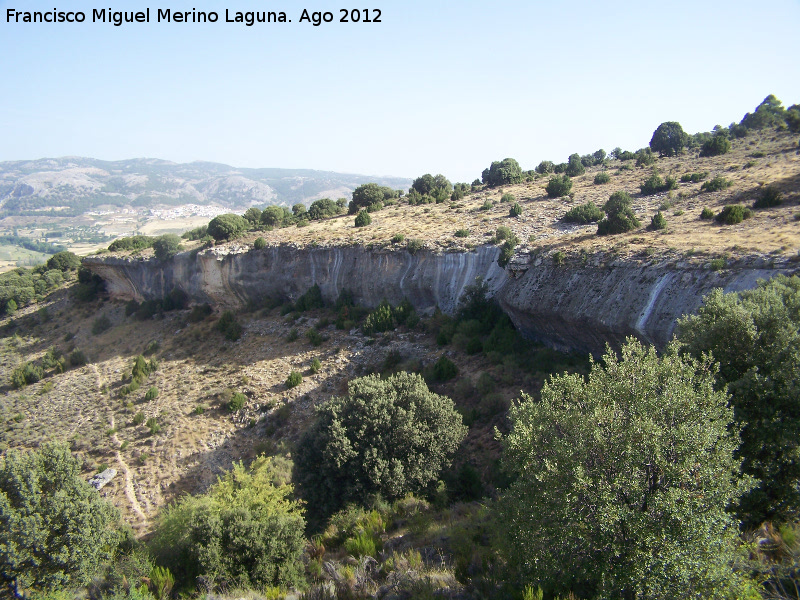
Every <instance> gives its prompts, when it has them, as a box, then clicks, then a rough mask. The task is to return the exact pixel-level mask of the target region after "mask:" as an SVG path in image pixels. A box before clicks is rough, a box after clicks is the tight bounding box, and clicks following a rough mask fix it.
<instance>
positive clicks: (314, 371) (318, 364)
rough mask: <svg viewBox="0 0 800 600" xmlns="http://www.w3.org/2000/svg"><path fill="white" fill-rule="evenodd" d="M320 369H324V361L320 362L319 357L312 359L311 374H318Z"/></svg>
mask: <svg viewBox="0 0 800 600" xmlns="http://www.w3.org/2000/svg"><path fill="white" fill-rule="evenodd" d="M320 369H322V363H321V362H319V359H318V358H314V360H312V361H311V366H310V367H309V370H310V371H311V374H312V375H316V374H317V373H319V371H320Z"/></svg>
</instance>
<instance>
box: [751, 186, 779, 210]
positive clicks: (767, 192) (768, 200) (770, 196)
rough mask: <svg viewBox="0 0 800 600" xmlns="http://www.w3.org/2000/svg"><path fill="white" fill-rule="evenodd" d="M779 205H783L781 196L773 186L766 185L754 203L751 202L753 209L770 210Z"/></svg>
mask: <svg viewBox="0 0 800 600" xmlns="http://www.w3.org/2000/svg"><path fill="white" fill-rule="evenodd" d="M781 204H783V194H781V192H780V190H779V189H778V188H776V187H775V186H772V185H768V186H766V187H765V188H764V189H763V190H762V191H761V194H760V195H759V197H758V198H757V199H756V201H755V202H753V208H772V207H773V206H780V205H781Z"/></svg>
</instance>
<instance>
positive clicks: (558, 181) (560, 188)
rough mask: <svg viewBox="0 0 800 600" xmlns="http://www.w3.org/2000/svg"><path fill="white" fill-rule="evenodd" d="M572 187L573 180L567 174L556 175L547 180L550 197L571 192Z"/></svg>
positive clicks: (557, 196) (546, 188)
mask: <svg viewBox="0 0 800 600" xmlns="http://www.w3.org/2000/svg"><path fill="white" fill-rule="evenodd" d="M571 189H572V180H571V179H570V178H569V177H568V176H567V175H554V176H553V177H551V178H550V181H548V182H547V186H546V187H545V190H546V191H547V196H548V197H550V198H560V197H562V196H566V195H567V194H569V191H570V190H571Z"/></svg>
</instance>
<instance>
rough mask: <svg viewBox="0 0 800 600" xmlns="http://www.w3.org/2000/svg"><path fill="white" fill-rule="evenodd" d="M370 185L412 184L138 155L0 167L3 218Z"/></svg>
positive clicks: (226, 202) (242, 203)
mask: <svg viewBox="0 0 800 600" xmlns="http://www.w3.org/2000/svg"><path fill="white" fill-rule="evenodd" d="M369 182H375V183H378V184H380V185H385V186H389V187H392V188H396V189H401V188H402V189H405V188H408V186H409V185H410V184H411V180H410V179H404V178H402V177H370V176H366V175H353V174H347V173H334V172H331V171H314V170H311V169H238V168H236V167H231V166H228V165H223V164H219V163H211V162H193V163H188V164H178V163H173V162H169V161H166V160H159V159H149V158H137V159H130V160H120V161H103V160H97V159H94V158H82V157H73V156H69V157H64V158H43V159H39V160H28V161H13V162H0V216H10V215H41V214H42V213H48V212H50V211H53V212H56V213H57V214H58V216H62V217H67V216H78V215H80V214H83V213H86V212H88V211H92V210H100V209H102V208H103V207H124V206H130V207H135V208H136V207H138V208H157V207H168V206H179V205H184V204H199V205H219V206H223V207H226V208H229V209H231V210H240V211H241V210H245V209H247V208H248V207H250V206H264V205H268V204H275V205H280V206H292V205H294V204H297V203H303V204H306V205H309V204H311V202H313V201H314V200H316V199H318V198H325V197H328V198H332V199H336V198H340V197H347V198H349V197H350V193H351V192H352V191H353V190H354V189H355V188H356V187H358V186H359V185H361V184H364V183H369Z"/></svg>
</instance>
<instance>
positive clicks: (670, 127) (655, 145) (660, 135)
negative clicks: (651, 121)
mask: <svg viewBox="0 0 800 600" xmlns="http://www.w3.org/2000/svg"><path fill="white" fill-rule="evenodd" d="M688 139H689V136H688V135H687V134H686V132H685V131H684V130H683V127H681V124H680V123H678V122H676V121H665V122H664V123H662V124H661V125H659V126H658V128H656V130H655V131H654V132H653V137H652V138H650V149H651V150H652V151H653V152H658V153H659V154H660V155H661V156H677V155H678V154H680V153H681V152H682V151H683V148H684V146H686V142H687V141H688Z"/></svg>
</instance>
